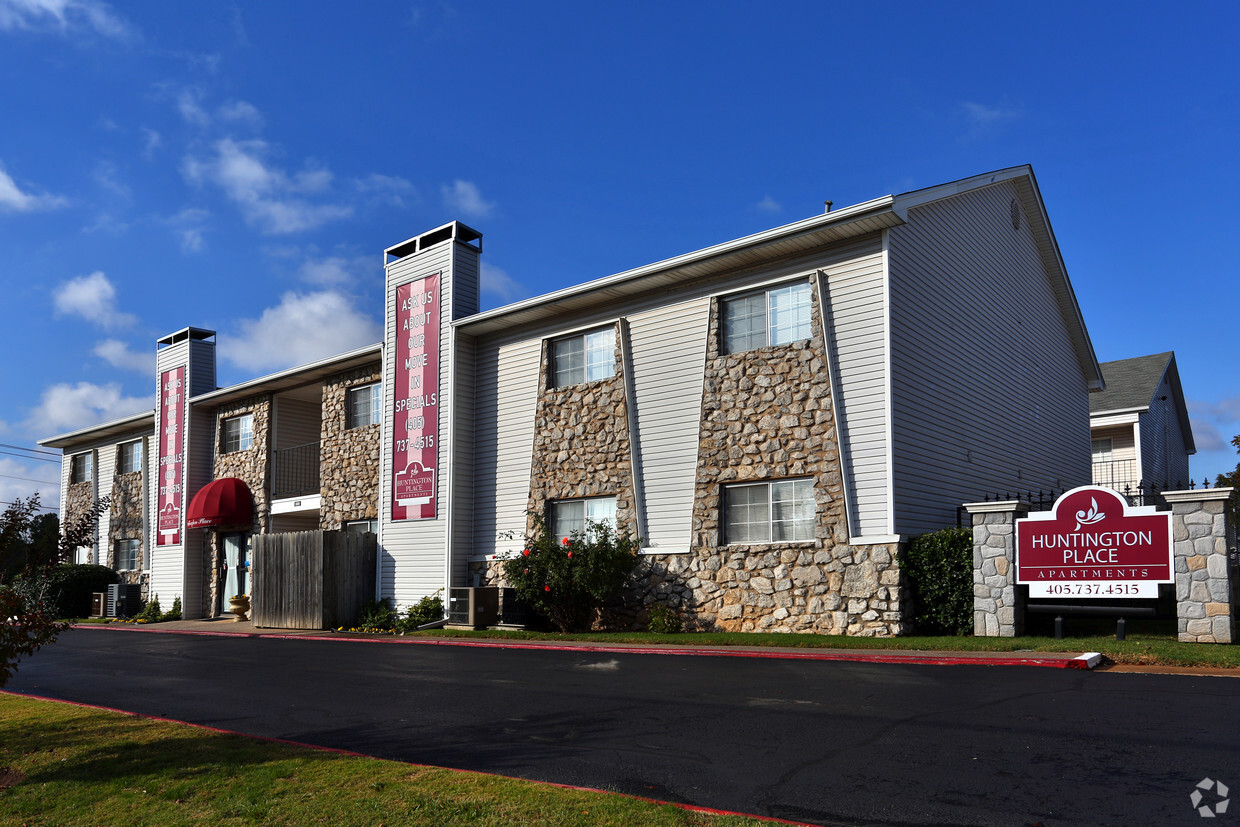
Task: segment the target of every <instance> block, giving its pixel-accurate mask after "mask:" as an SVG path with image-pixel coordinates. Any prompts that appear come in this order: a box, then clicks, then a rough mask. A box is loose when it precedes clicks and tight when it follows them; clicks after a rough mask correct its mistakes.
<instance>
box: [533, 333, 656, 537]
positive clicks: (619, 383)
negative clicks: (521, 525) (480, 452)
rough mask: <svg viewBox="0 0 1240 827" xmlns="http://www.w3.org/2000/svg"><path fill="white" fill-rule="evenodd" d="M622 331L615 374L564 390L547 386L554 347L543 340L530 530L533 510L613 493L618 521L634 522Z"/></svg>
mask: <svg viewBox="0 0 1240 827" xmlns="http://www.w3.org/2000/svg"><path fill="white" fill-rule="evenodd" d="M621 335H622V333H621V332H620V331H617V334H616V351H615V359H616V368H615V375H614V376H611V377H608V378H606V379H600V380H597V381H594V382H586V383H584V384H579V385H569V386H567V387H563V388H552V387H549V386H550V385H551V381H550V371H551V348H550V345H549V343H546V342H544V343H543V353H542V364H541V367H540V368H539V373H538V387H539V388H540V391H539V394H538V407H537V410H536V412H535V415H534V416H535V421H534V454H533V458H532V460H531V464H530V497H529V506H528V508H527V511H528V512H529V514H530V517H529V523H528V524H527V526H526V528H527V530H530V531H532V530H533V528H534V525H533V520H534V517H533V515H534V514H543V515H545V514H546V510H545V509H546V507H547V503H549V502H551V501H552V500H562V499H573V498H578V497H605V496H613V497H615V498H616V521H617V522H618V523H620V524H621V525H627V526H633V525H635V520H634V517H635V512H634V496H633V464H632V456H631V454H630V449H629V425H628V405H627V402H626V400H625V393H624V382H625V376H624V362H623V359H621V353H620V336H621Z"/></svg>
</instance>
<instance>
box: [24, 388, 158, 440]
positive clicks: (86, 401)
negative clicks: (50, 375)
mask: <svg viewBox="0 0 1240 827" xmlns="http://www.w3.org/2000/svg"><path fill="white" fill-rule="evenodd" d="M154 404H155V395H154V393H152V394H151V395H150V396H147V397H134V396H125V395H124V394H123V393H122V391H121V386H120V385H119V384H117V383H115V382H109V383H108V384H106V385H96V384H94V383H92V382H78V383H77V384H76V385H71V384H69V383H67V382H60V383H58V384H55V385H52V386H51V387H49V388H48V389H47V390H45V391H43V396H42V398H41V399H40V400H39V406H38V407H37V408H35V409H34V410H33V411H31V412H30V416H29V417H28V418H27V420H26V428H27V430H29V431H31V432H32V433H38V434H58V433H64V432H65V431H75V430H77V429H78V428H86V427H89V426H91V425H98V424H100V423H102V422H110V421H112V420H114V419H121V418H122V417H125V416H130V415H132V414H136V413H141V412H142V411H148V410H151V409H152V408H153V407H154Z"/></svg>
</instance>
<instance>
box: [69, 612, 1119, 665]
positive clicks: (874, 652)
mask: <svg viewBox="0 0 1240 827" xmlns="http://www.w3.org/2000/svg"><path fill="white" fill-rule="evenodd" d="M71 628H73V629H93V630H101V631H118V632H143V633H146V634H163V635H196V636H205V637H234V638H273V639H275V640H307V641H332V642H349V643H388V644H405V645H417V646H463V647H474V648H488V647H489V648H494V649H525V650H538V649H542V650H552V651H564V652H590V653H603V654H634V655H680V656H682V657H727V658H768V659H773V660H816V661H842V662H851V663H908V664H915V665H921V666H1042V667H1049V668H1052V669H1086V670H1089V669H1093V668H1094V667H1096V666H1098V665H1099V664H1100V663H1101V662H1102V655H1100V654H1098V653H1097V652H1089V653H1086V654H1082V655H1077V656H1073V655H1071V654H1057V653H1044V654H1034V653H1029V654H1017V653H992V652H918V651H912V650H893V649H786V648H772V647H742V646H648V645H644V644H637V643H632V644H627V643H617V644H598V643H588V642H582V643H572V642H558V641H534V640H530V641H515V640H496V639H494V638H487V639H478V640H464V639H461V638H455V637H452V638H447V637H443V638H437V637H419V638H407V637H389V636H384V635H373V636H365V637H363V636H344V635H339V634H332V633H310V634H300V633H296V632H254V631H241V630H238V631H235V632H231V631H230V632H226V631H222V630H221V631H215V630H214V629H210V630H208V629H158V628H152V627H149V626H129V625H123V626H122V625H112V624H108V625H100V624H94V623H81V624H73V625H72V626H71Z"/></svg>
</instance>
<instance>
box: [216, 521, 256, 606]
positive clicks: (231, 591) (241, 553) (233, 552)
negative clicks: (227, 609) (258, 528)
mask: <svg viewBox="0 0 1240 827" xmlns="http://www.w3.org/2000/svg"><path fill="white" fill-rule="evenodd" d="M248 540H249V536H248V535H246V534H240V533H238V534H225V535H224V536H223V537H222V538H221V542H222V543H223V545H224V568H225V571H224V594H223V598H224V602H225V603H227V602H228V601H229V600H230V599H232V598H234V597H236V596H237V595H239V594H249V584H248V583H247V580H248V578H247V577H246V575H247V574H248V571H249V569H248V565H247V564H248V562H249V561H248V560H247V552H248V545H249V543H248V542H247V541H248ZM221 608H223V607H221Z"/></svg>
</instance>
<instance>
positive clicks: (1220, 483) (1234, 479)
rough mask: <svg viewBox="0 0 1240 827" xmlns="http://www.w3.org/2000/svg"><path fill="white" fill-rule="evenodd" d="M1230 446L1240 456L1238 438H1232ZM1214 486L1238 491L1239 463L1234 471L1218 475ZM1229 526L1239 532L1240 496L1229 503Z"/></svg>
mask: <svg viewBox="0 0 1240 827" xmlns="http://www.w3.org/2000/svg"><path fill="white" fill-rule="evenodd" d="M1231 444H1232V445H1235V446H1236V453H1237V454H1240V436H1236V437H1234V438H1232V440H1231ZM1214 485H1215V486H1216V487H1219V488H1223V487H1230V488H1235V489H1237V490H1238V491H1240V462H1238V463H1236V470H1235V471H1231V472H1229V473H1226V474H1219V475H1218V478H1217V479H1216V480H1214ZM1231 524H1232V525H1234V526H1235V527H1236V530H1237V531H1240V494H1237V495H1236V498H1235V499H1233V500H1232V501H1231Z"/></svg>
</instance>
